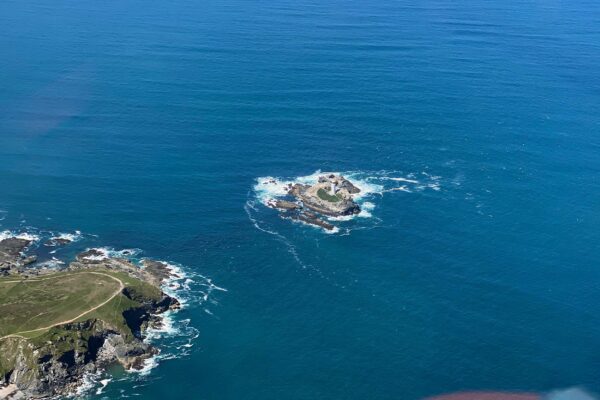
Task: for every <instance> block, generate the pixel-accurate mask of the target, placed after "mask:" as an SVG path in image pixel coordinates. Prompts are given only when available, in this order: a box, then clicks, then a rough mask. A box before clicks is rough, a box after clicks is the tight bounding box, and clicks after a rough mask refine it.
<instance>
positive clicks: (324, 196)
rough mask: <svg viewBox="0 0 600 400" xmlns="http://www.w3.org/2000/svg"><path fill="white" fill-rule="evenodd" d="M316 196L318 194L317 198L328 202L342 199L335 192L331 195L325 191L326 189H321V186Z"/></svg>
mask: <svg viewBox="0 0 600 400" xmlns="http://www.w3.org/2000/svg"><path fill="white" fill-rule="evenodd" d="M317 196H319V198H320V199H321V200H325V201H328V202H330V203H336V202H338V201H341V200H342V199H341V198H340V197H339V196H338V195H337V194H336V195H331V194H329V193H327V191H326V190H325V189H322V188H321V189H319V190H317Z"/></svg>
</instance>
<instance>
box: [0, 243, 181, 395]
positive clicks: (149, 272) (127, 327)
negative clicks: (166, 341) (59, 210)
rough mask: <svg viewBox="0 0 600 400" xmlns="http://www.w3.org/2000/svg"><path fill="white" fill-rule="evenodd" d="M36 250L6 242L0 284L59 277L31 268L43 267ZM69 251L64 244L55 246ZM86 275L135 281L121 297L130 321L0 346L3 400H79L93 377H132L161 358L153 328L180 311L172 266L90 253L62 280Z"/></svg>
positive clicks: (83, 324)
mask: <svg viewBox="0 0 600 400" xmlns="http://www.w3.org/2000/svg"><path fill="white" fill-rule="evenodd" d="M32 242H33V241H32V240H30V239H28V238H24V237H8V238H4V239H3V240H0V277H2V276H4V277H10V278H13V277H14V278H16V279H23V280H27V279H32V278H34V279H35V278H45V277H50V276H52V274H56V273H57V272H56V271H53V270H51V269H48V268H31V267H30V266H31V264H33V263H35V261H36V259H37V256H36V254H35V252H34V251H32V250H31V249H29V247H30V246H31V245H32ZM67 244H68V242H67V241H66V240H61V241H60V242H53V243H51V244H50V245H53V246H64V245H67ZM82 271H95V273H98V271H100V273H104V272H105V273H108V274H123V275H119V276H127V277H128V278H127V280H128V284H127V285H126V286H125V287H123V288H122V290H121V292H120V293H119V294H118V295H119V297H121V298H122V299H123V302H126V303H127V304H128V306H127V307H125V308H124V309H123V311H122V315H119V316H117V317H118V318H116V319H114V320H112V319H109V318H101V317H98V316H97V315H94V316H93V317H92V316H90V318H89V319H86V318H84V319H83V320H77V321H75V322H70V323H66V324H61V325H57V326H53V327H52V328H50V329H48V331H47V332H44V333H43V334H41V335H39V336H38V337H35V338H26V337H23V336H19V335H7V336H4V337H2V338H0V393H8V394H10V398H12V399H18V398H51V397H54V396H62V395H66V394H70V393H74V391H75V390H76V389H77V388H78V387H79V386H80V385H81V384H82V380H83V378H84V377H85V376H86V375H88V374H94V373H97V372H99V371H102V370H104V369H105V368H106V367H107V366H109V365H111V364H115V363H118V364H120V365H122V366H123V368H125V369H128V370H136V369H137V370H140V369H142V368H143V367H144V366H145V363H146V362H147V360H149V359H150V358H151V357H153V356H155V355H156V354H158V353H159V351H160V350H159V349H157V348H155V347H153V346H152V345H150V344H148V343H146V342H145V341H144V338H145V332H146V331H147V329H148V328H150V327H152V328H159V327H160V324H161V317H160V314H162V313H164V312H166V311H168V310H176V309H178V308H179V307H180V303H179V302H178V300H177V299H175V298H173V297H171V296H169V295H167V294H165V293H164V292H163V290H162V289H161V286H162V284H163V283H164V282H165V281H166V280H168V279H169V278H170V277H171V276H172V271H171V270H170V269H169V268H168V265H167V264H166V263H163V262H160V261H155V260H150V259H145V260H142V265H141V267H140V266H139V265H135V264H133V263H132V262H131V261H129V260H127V259H125V258H119V257H112V256H110V255H108V254H106V253H105V252H102V251H101V250H98V249H90V250H87V251H84V252H81V253H79V254H78V255H77V256H76V258H75V260H73V261H72V262H70V263H69V264H68V265H67V266H66V267H65V268H63V269H61V273H77V272H82ZM8 394H7V396H8ZM7 398H8V397H7Z"/></svg>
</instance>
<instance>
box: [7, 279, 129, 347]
mask: <svg viewBox="0 0 600 400" xmlns="http://www.w3.org/2000/svg"><path fill="white" fill-rule="evenodd" d="M119 288H120V283H119V281H118V280H117V279H114V278H112V277H110V276H107V275H100V274H91V273H86V272H77V273H74V272H72V273H57V274H54V275H49V276H46V277H40V278H29V279H15V278H4V279H0V336H5V335H10V334H16V333H19V332H27V331H32V330H35V329H39V328H43V327H48V326H51V325H53V324H56V323H59V322H61V321H68V320H71V319H73V318H76V317H78V316H79V315H81V314H83V313H84V312H85V311H86V310H90V309H92V308H94V307H95V306H98V305H100V304H102V303H103V302H104V301H106V300H108V299H109V298H110V297H111V296H113V295H114V294H115V291H117V290H119Z"/></svg>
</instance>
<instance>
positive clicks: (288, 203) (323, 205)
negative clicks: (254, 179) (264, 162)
mask: <svg viewBox="0 0 600 400" xmlns="http://www.w3.org/2000/svg"><path fill="white" fill-rule="evenodd" d="M269 183H273V182H265V184H269ZM360 192H361V190H360V189H359V188H358V187H357V186H356V185H355V184H353V183H352V182H351V181H350V180H348V179H346V178H345V177H343V176H342V175H337V174H324V175H322V176H319V178H318V180H317V182H316V183H315V184H312V185H310V184H302V183H294V184H292V183H289V184H287V196H286V199H270V200H268V201H267V205H268V206H269V207H271V208H275V209H278V210H280V211H281V213H280V215H281V217H282V218H290V219H293V220H297V221H302V222H305V223H307V224H311V225H316V226H320V227H321V228H324V229H326V230H328V231H332V230H334V229H335V226H334V225H333V224H331V223H329V222H327V221H326V220H325V219H324V218H325V217H343V216H351V215H356V214H359V213H360V211H361V210H360V206H359V205H358V204H357V203H356V202H355V200H354V196H355V195H356V194H358V193H360Z"/></svg>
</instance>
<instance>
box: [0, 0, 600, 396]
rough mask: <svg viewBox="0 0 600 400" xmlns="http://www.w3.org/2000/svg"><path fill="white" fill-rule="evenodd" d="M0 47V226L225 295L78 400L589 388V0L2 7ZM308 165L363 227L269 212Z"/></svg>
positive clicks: (597, 47) (595, 203)
mask: <svg viewBox="0 0 600 400" xmlns="http://www.w3.org/2000/svg"><path fill="white" fill-rule="evenodd" d="M0 35H1V39H0V209H1V210H3V211H2V216H0V218H4V219H3V220H2V221H0V224H2V225H1V226H0V230H3V229H11V230H28V229H29V230H32V229H33V230H35V229H38V230H40V229H41V230H44V229H46V230H54V231H63V232H73V231H75V230H81V231H82V232H83V233H84V234H85V235H97V238H96V239H94V240H96V241H97V242H98V245H106V246H110V247H114V248H117V249H120V248H139V249H141V250H143V254H144V255H146V256H150V257H156V258H159V259H163V260H169V261H171V262H174V263H178V264H180V265H182V266H183V268H184V270H186V271H188V272H189V273H190V274H200V275H202V276H204V277H208V278H210V279H211V280H212V282H214V284H215V285H217V286H219V287H221V288H224V289H226V290H227V291H214V292H213V293H211V295H210V297H209V298H207V299H206V300H204V299H203V297H202V296H203V295H204V292H203V290H202V288H201V287H195V288H192V289H193V290H192V291H191V293H188V296H190V299H191V300H192V301H191V303H190V305H189V306H188V307H187V308H185V309H184V310H182V311H181V312H180V313H179V314H177V315H176V316H175V319H176V320H177V321H179V322H178V323H179V326H181V324H182V323H184V324H185V326H186V330H185V332H183V333H180V334H181V335H184V336H185V334H187V333H189V331H190V330H191V331H192V332H194V337H195V336H197V337H196V338H195V339H193V340H192V342H191V343H192V344H193V346H192V347H189V348H188V347H186V348H185V351H182V352H181V353H177V352H175V353H173V354H175V355H178V354H179V356H178V357H174V358H172V359H163V360H160V361H159V364H158V366H157V367H155V368H154V369H153V370H152V371H151V372H150V374H148V375H146V376H137V375H131V376H128V375H125V376H123V375H122V374H120V375H119V374H117V377H116V378H115V379H114V380H113V381H112V382H111V383H109V384H108V386H106V387H105V388H104V389H103V390H102V393H101V394H99V395H95V394H94V393H95V390H96V389H93V390H92V391H91V392H90V395H91V396H92V397H93V398H97V399H100V398H106V399H118V398H124V397H136V396H138V397H139V398H144V399H167V398H168V399H219V400H224V399H261V400H268V399H278V400H279V399H406V400H413V399H414V400H417V399H423V398H425V397H427V396H433V395H436V394H441V393H448V392H455V391H464V390H504V391H528V392H546V391H549V390H552V389H556V388H564V387H572V386H582V387H585V388H587V389H588V390H590V391H597V392H600V286H599V282H600V263H599V256H598V253H599V250H600V229H598V226H600V181H599V179H598V177H599V176H600V175H599V174H600V136H599V130H600V108H599V107H600V73H599V72H598V71H599V70H598V66H599V65H600V7H598V3H597V2H596V1H593V0H575V1H558V0H544V1H541V0H515V1H499V0H489V1H482V0H458V1H456V0H431V1H416V0H381V1H377V2H375V1H350V0H349V1H340V0H321V1H314V0H295V1H290V0H275V1H270V2H262V1H256V2H253V1H240V0H224V1H213V0H206V1H192V0H166V1H153V0H150V1H139V0H122V1H92V0H55V1H52V2H48V1H43V0H4V1H2V2H0ZM319 170H320V171H336V172H342V173H345V174H350V175H351V176H353V177H355V178H356V179H358V180H359V181H360V182H361V183H363V184H365V185H371V186H369V187H370V188H371V189H372V192H371V193H370V194H369V195H368V196H365V198H364V199H363V200H362V201H363V202H366V203H370V204H367V208H370V209H369V213H370V214H371V215H370V216H369V215H368V214H363V216H361V217H357V218H354V219H353V220H351V221H336V222H335V223H336V224H337V225H338V226H339V228H340V230H339V232H337V233H333V234H326V233H324V232H323V231H322V230H320V229H316V228H314V227H309V226H304V225H300V224H296V223H292V222H291V221H287V220H282V219H280V218H279V217H278V216H277V213H276V212H275V211H274V210H271V209H268V208H267V207H265V206H264V204H263V203H262V201H263V200H265V198H266V197H268V195H269V193H265V192H264V190H262V189H261V186H260V182H262V181H259V180H260V179H261V178H264V177H273V178H276V179H278V180H281V181H286V180H287V181H293V180H296V179H298V177H302V176H308V175H312V174H314V173H315V172H316V171H319ZM398 189H399V190H398ZM363 206H364V205H363ZM369 206H370V207H369ZM90 237H91V236H90ZM179 339H181V338H179ZM190 340H191V339H190Z"/></svg>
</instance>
